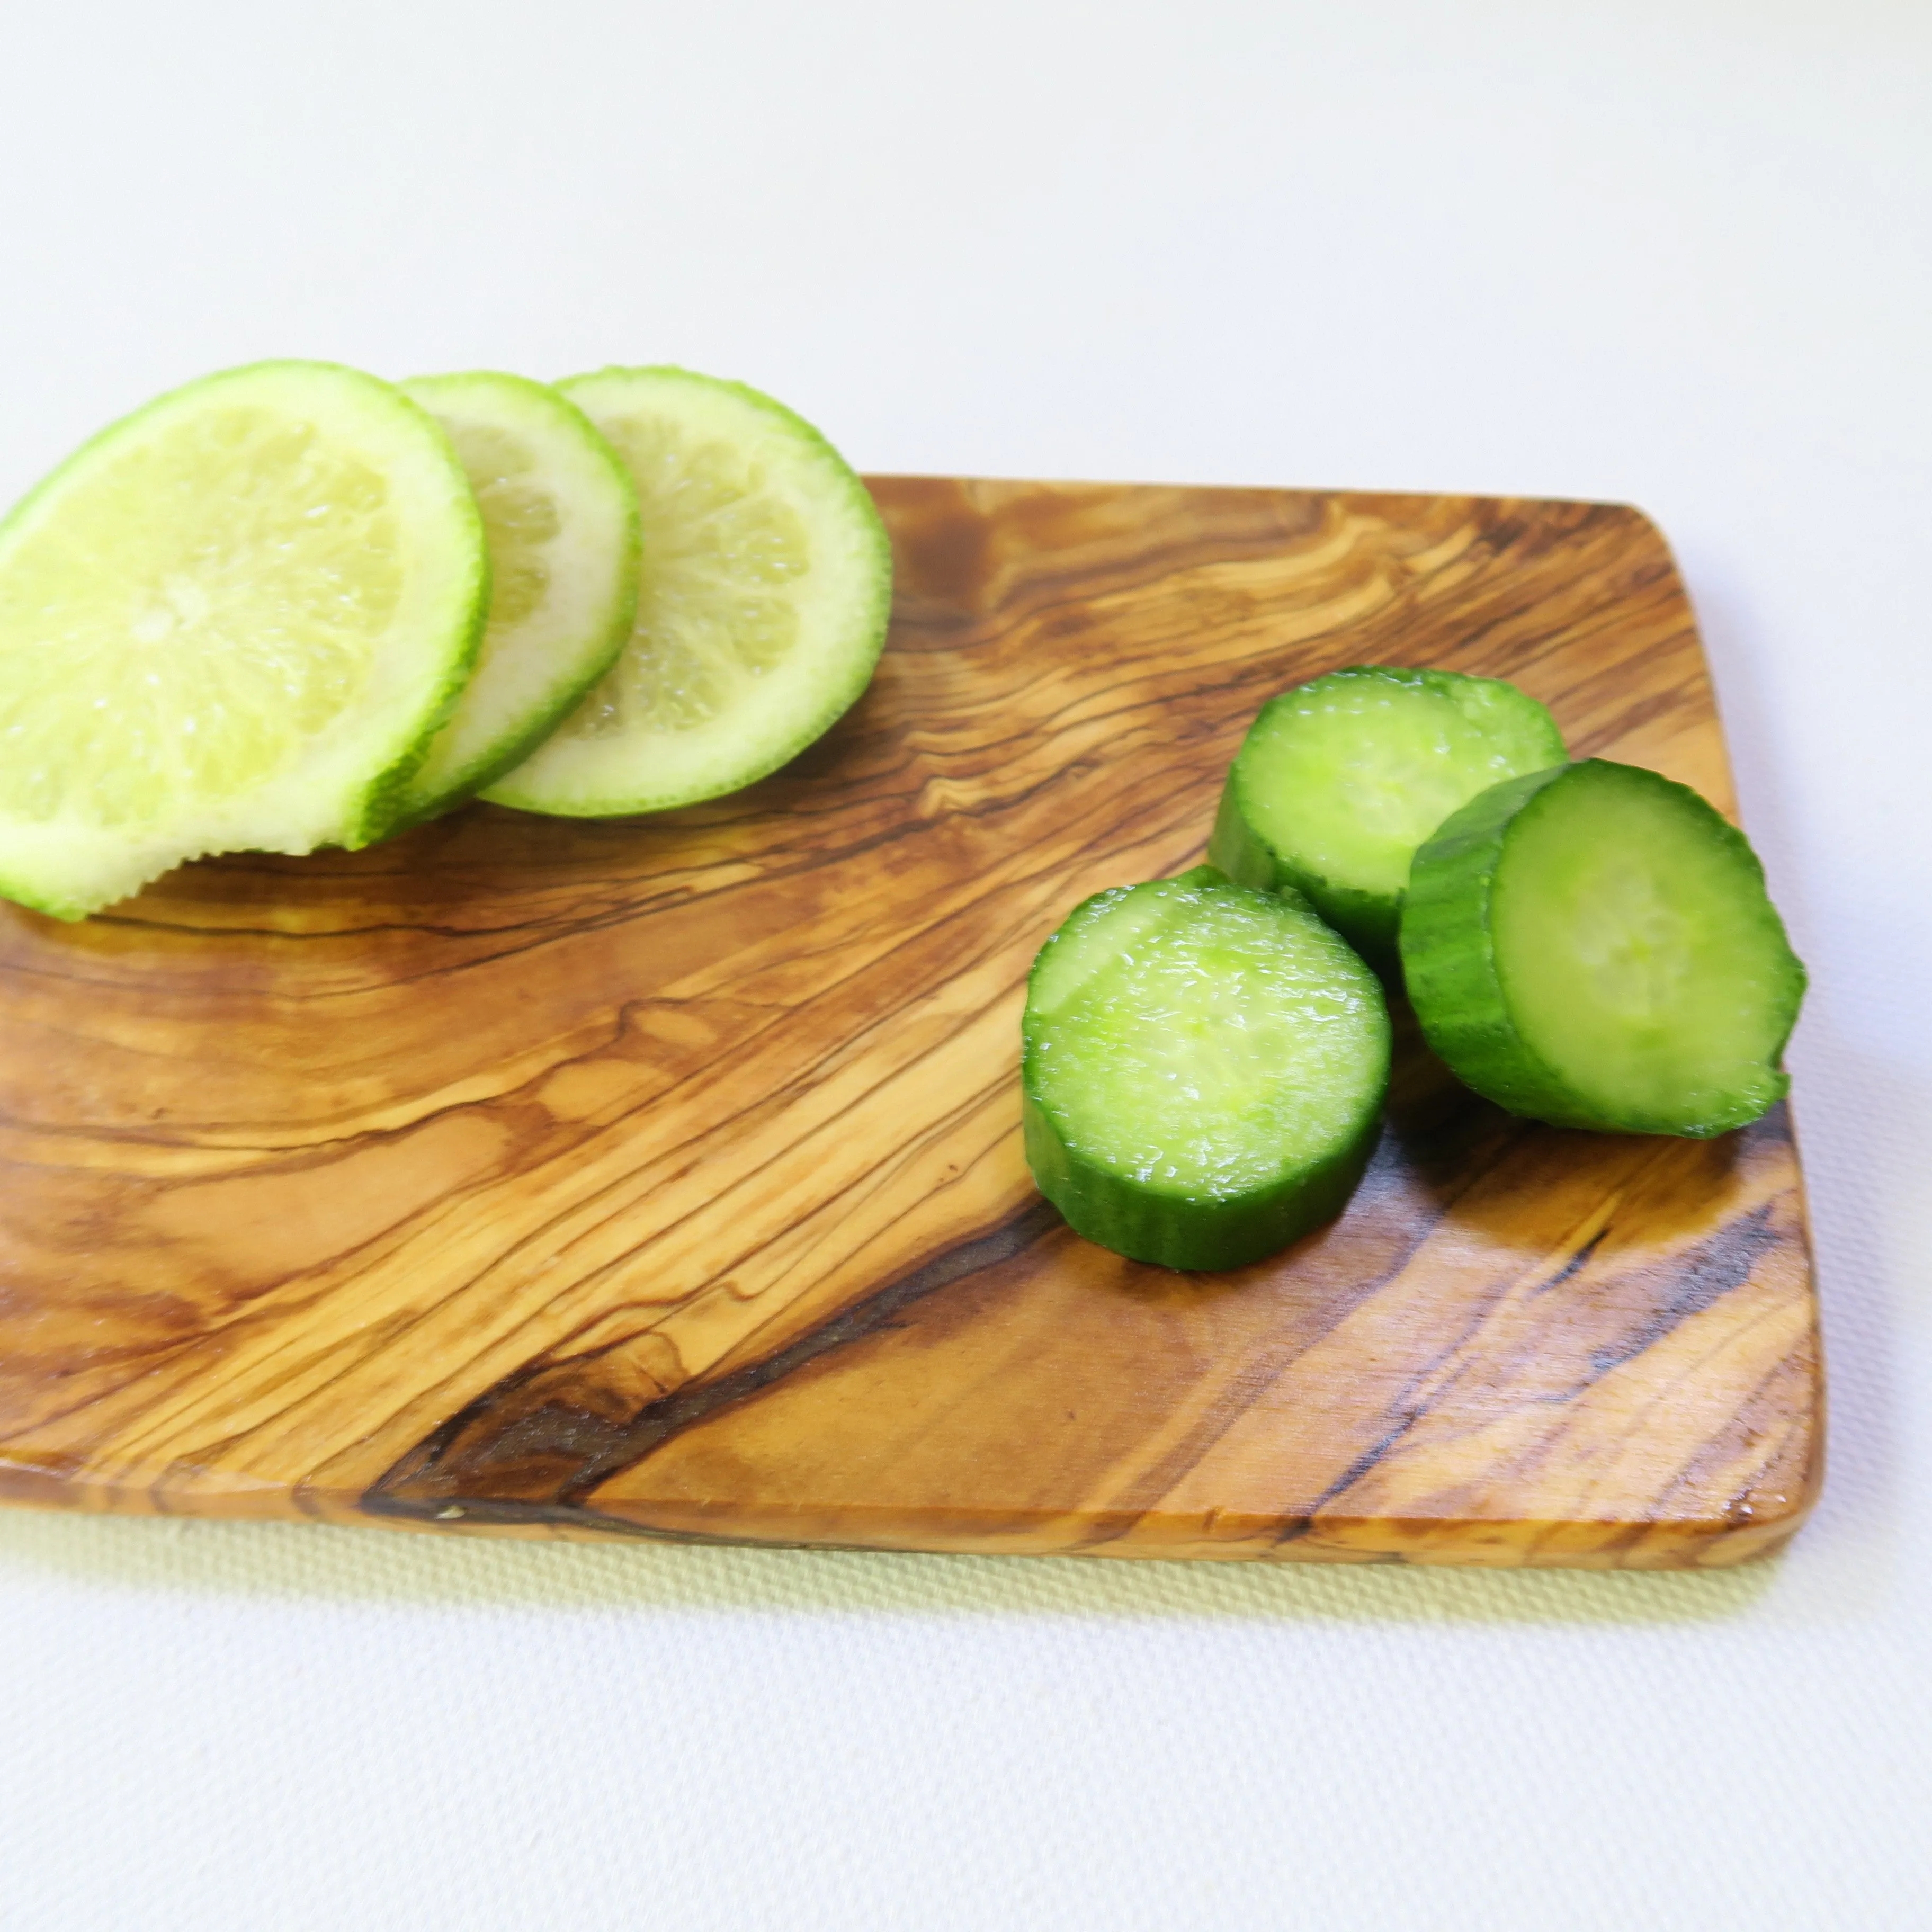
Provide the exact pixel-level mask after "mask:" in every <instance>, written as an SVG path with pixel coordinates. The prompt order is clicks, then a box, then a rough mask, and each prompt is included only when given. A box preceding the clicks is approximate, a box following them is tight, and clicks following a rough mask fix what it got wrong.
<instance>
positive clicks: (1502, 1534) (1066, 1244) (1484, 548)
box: [0, 478, 1822, 1567]
mask: <svg viewBox="0 0 1932 1932" xmlns="http://www.w3.org/2000/svg"><path fill="white" fill-rule="evenodd" d="M874 490H875V492H876V493H877V496H878V497H879V499H880V502H881V505H883V508H884V510H885V511H886V516H887V518H888V520H889V523H890V524H891V526H892V532H893V535H894V539H895V545H896V548H897V553H898V580H899V594H898V604H897V612H896V616H895V625H894V628H893V632H892V640H891V643H890V645H889V648H888V650H887V652H886V657H885V658H884V660H883V664H882V665H881V667H880V674H879V676H878V678H877V681H876V682H875V684H874V687H873V688H872V691H871V694H869V695H868V697H867V698H866V699H865V700H864V701H863V702H862V703H861V705H860V706H859V707H858V708H857V709H856V710H855V711H854V712H853V713H852V714H851V715H850V716H849V717H848V718H847V719H846V720H845V721H844V722H843V723H842V724H841V725H839V726H838V727H837V728H836V729H835V730H834V731H833V732H832V734H831V735H830V736H829V737H828V738H827V739H825V740H824V741H823V742H822V743H821V744H820V745H819V746H817V748H815V749H814V750H813V751H811V752H810V753H808V754H806V756H805V757H803V758H802V759H801V760H799V761H798V762H797V763H795V764H794V765H793V766H790V767H789V768H788V769H787V770H786V771H784V772H781V773H780V774H779V775H777V776H776V777H775V778H771V779H769V780H767V781H765V782H764V783H763V784H759V785H757V786H756V787H753V788H752V789H751V790H748V791H747V792H745V793H742V794H740V795H739V796H736V797H733V798H730V799H724V800H722V801H721V802H718V803H717V804H715V805H709V806H706V807H703V808H697V809H694V810H691V811H683V812H679V813H676V814H670V815H667V816H666V817H661V818H658V819H655V820H631V821H621V822H611V823H571V822H568V821H562V820H544V819H539V818H535V817H524V816H520V815H519V814H514V813H512V812H509V811H502V810H498V809H496V808H487V807H472V808H467V809H466V810H465V811H462V812H460V813H458V814H456V815H455V816H454V817H452V818H450V819H449V820H445V821H443V823H440V824H438V825H435V826H429V827H426V828H425V829H422V830H421V831H419V832H415V833H413V834H411V835H408V836H407V837H406V838H402V839H400V840H398V841H395V842H394V843H392V844H389V845H387V846H384V847H378V848H377V849H376V850H371V851H369V852H365V853H359V854H354V855H350V854H344V853H330V854H323V855H319V856H315V857H313V858H310V859H276V858H269V857H263V856H255V855H246V856H237V857H233V858H228V859H219V860H214V861H211V862H203V863H202V864H199V865H191V866H188V867H185V868H182V869H181V871H178V872H176V873H175V874H171V875H170V876H169V877H168V878H166V879H165V880H162V881H160V883H157V884H156V885H155V886H152V887H151V888H150V889H148V891H147V892H145V893H143V894H142V895H141V896H140V897H139V898H136V899H134V900H132V901H128V902H127V904H124V905H122V906H121V907H116V908H114V909H113V910H111V911H110V912H109V913H107V914H104V915H101V916H97V917H96V918H95V919H92V920H90V921H89V922H86V924H84V925H82V926H61V925H58V924H56V923H55V922H51V921H49V920H46V919H41V918H40V917H38V916H36V915H34V914H32V913H26V912H23V911H21V910H17V909H15V908H12V907H6V908H5V909H4V910H0V1027H4V1034H0V1038H3V1039H4V1042H5V1046H4V1051H3V1052H0V1163H4V1167H5V1172H4V1175H0V1495H5V1496H6V1497H7V1498H9V1499H12V1500H14V1501H18V1502H29V1503H38V1504H46V1505H65V1506H70V1507H75V1508H90V1509H101V1510H117V1511H161V1512H169V1513H181V1514H197V1515H213V1516H226V1517H299V1516H311V1517H328V1518H332V1519H335V1520H346V1521H354V1522H362V1523H371V1522H374V1523H392V1524H398V1525H402V1526H415V1527H423V1528H431V1529H452V1530H456V1531H471V1530H475V1529H486V1530H495V1531H498V1532H509V1533H520V1534H526V1535H581V1534H605V1533H614V1534H632V1535H638V1534H642V1535H658V1536H667V1537H673V1538H701V1539H709V1538H734V1539H752V1540H760V1541H775V1542H805V1543H826V1544H848V1545H865V1546H871V1547H886V1548H895V1549H898V1548H910V1549H925V1550H992V1551H1024V1552H1046V1553H1056V1552H1058V1553H1091V1554H1097V1555H1109V1556H1208V1557H1223V1558H1310V1557H1316V1558H1328V1559H1343V1560H1350V1561H1371V1560H1390V1559H1397V1560H1401V1559H1407V1560H1413V1561H1422V1562H1471V1563H1487V1564H1523V1563H1543V1564H1573V1565H1628V1566H1633V1567H1672V1566H1688V1565H1709V1564H1722V1563H1729V1562H1736V1561H1739V1560H1741V1559H1743V1558H1745V1557H1748V1556H1753V1555H1754V1554H1757V1553H1760V1552H1762V1551H1763V1550H1766V1549H1768V1548H1769V1547H1773V1546H1775V1544H1777V1543H1778V1542H1779V1541H1782V1540H1783V1539H1784V1538H1785V1537H1786V1536H1787V1535H1790V1532H1792V1530H1793V1529H1795V1528H1796V1526H1797V1524H1798V1523H1799V1520H1801V1519H1802V1516H1803V1515H1804V1514H1805V1511H1806V1509H1807V1508H1808V1507H1809V1505H1810V1503H1811V1499H1812V1498H1813V1496H1814V1493H1815V1490H1816V1487H1817V1480H1818V1473H1819V1455H1820V1434H1821V1400H1822V1385H1821V1377H1820V1358H1819V1349H1818V1337H1817V1313H1816V1308H1815V1304H1814V1298H1813V1293H1812V1286H1811V1271H1810V1265H1809V1262H1808V1256H1807V1248H1806V1241H1805V1227H1804V1220H1803V1211H1802V1199H1801V1194H1800V1187H1799V1172H1798V1167H1797V1163H1796V1155H1795V1153H1794V1151H1793V1144H1792V1141H1791V1138H1790V1131H1789V1127H1788V1124H1787V1119H1786V1118H1785V1115H1784V1110H1783V1109H1779V1110H1778V1112H1776V1113H1775V1114H1774V1115H1772V1116H1771V1117H1770V1118H1768V1119H1766V1121H1763V1122H1760V1124H1758V1125H1757V1127H1754V1128H1751V1129H1749V1130H1745V1132H1743V1133H1739V1134H1736V1135H1733V1136H1728V1137H1727V1138H1726V1139H1721V1140H1719V1141H1717V1142H1712V1143H1708V1144H1706V1143H1700V1142H1685V1141H1673V1140H1662V1139H1618V1138H1613V1137H1609V1136H1590V1135H1583V1134H1577V1133H1561V1132H1558V1131H1556V1130H1552V1129H1547V1128H1543V1127H1535V1126H1532V1125H1529V1124H1525V1123H1523V1122H1520V1121H1514V1120H1512V1119H1511V1118H1508V1117H1507V1116H1505V1115H1502V1114H1501V1113H1500V1112H1497V1111H1496V1109H1493V1108H1491V1107H1490V1106H1487V1105H1486V1104H1485V1103H1481V1102H1479V1101H1478V1100H1475V1099H1474V1098H1473V1097H1471V1096H1470V1095H1469V1094H1466V1093H1465V1092H1463V1091H1462V1090H1461V1089H1460V1088H1457V1086H1456V1085H1455V1084H1454V1082H1452V1081H1451V1080H1450V1079H1448V1076H1447V1075H1446V1074H1445V1073H1443V1072H1442V1070H1441V1069H1440V1068H1439V1067H1438V1066H1437V1065H1436V1064H1435V1063H1434V1062H1433V1061H1432V1060H1431V1059H1430V1058H1429V1056H1428V1055H1427V1054H1426V1053H1424V1052H1423V1051H1422V1050H1421V1049H1420V1047H1419V1046H1418V1044H1417V1043H1416V1041H1415V1038H1414V1037H1413V1031H1412V1029H1411V1031H1410V1032H1409V1036H1408V1037H1407V1038H1406V1041H1405V1043H1404V1045H1403V1049H1402V1051H1401V1052H1400V1055H1399V1061H1398V1073H1397V1091H1396V1094H1395V1096H1394V1102H1393V1104H1392V1106H1391V1118H1390V1124H1389V1127H1388V1132H1387V1133H1386V1134H1385V1137H1384V1139H1383V1142H1382V1146H1381V1148H1380V1151H1379V1154H1377V1157H1376V1160H1375V1163H1374V1164H1373V1167H1372V1169H1371V1170H1370V1175H1369V1177H1368V1178H1367V1181H1366V1182H1365V1184H1364V1187H1363V1188H1362V1190H1361V1193H1359V1195H1358V1197H1357V1199H1356V1200H1355V1203H1354V1205H1352V1207H1351V1208H1350V1209H1349V1212H1348V1214H1346V1216H1345V1217H1343V1220H1341V1221H1340V1222H1339V1223H1337V1224H1336V1225H1335V1226H1334V1227H1333V1228H1331V1229H1328V1231H1326V1232H1323V1233H1322V1234H1319V1235H1316V1236H1314V1237H1313V1238H1310V1240H1308V1241H1305V1242H1304V1243H1302V1244H1300V1245H1299V1246H1298V1247H1296V1248H1295V1249H1293V1250H1290V1251H1289V1253H1286V1254H1284V1255H1283V1256H1279V1257H1277V1258H1276V1259H1274V1260H1272V1261H1270V1262H1265V1263H1263V1264H1261V1265H1257V1266H1256V1267H1254V1268H1248V1269H1246V1270H1244V1271H1241V1272H1239V1273H1238V1274H1230V1275H1225V1276H1216V1277H1188V1276H1181V1275H1176V1274H1169V1273H1166V1272H1164V1271H1161V1270H1159V1269H1156V1268H1148V1267H1144V1266H1140V1265H1136V1264H1133V1263H1130V1262H1124V1261H1122V1260H1121V1259H1118V1257H1116V1256H1112V1255H1110V1254H1108V1253H1105V1252H1104V1251H1103V1250H1099V1249H1096V1248H1094V1247H1090V1246H1088V1245H1087V1244H1085V1243H1083V1242H1082V1241H1079V1240H1078V1239H1076V1238H1075V1237H1073V1235H1071V1234H1070V1232H1068V1231H1067V1229H1066V1228H1065V1226H1064V1224H1062V1223H1061V1222H1060V1221H1059V1220H1058V1217H1057V1215H1055V1213H1054V1212H1053V1211H1052V1210H1051V1209H1050V1208H1046V1206H1045V1205H1043V1203H1042V1202H1040V1199H1039V1198H1038V1196H1037V1195H1036V1194H1035V1193H1034V1190H1033V1189H1032V1187H1031V1184H1030V1182H1029V1181H1028V1175H1027V1172H1026V1169H1025V1164H1024V1162H1023V1160H1022V1157H1021V1154H1020V1146H1019V1090H1018V1081H1017V1073H1016V1068H1017V1060H1018V1049H1019V1040H1018V1032H1019V1027H1018V1022H1019V1010H1020V1005H1021V1001H1022V982H1023V980H1024V977H1025V971H1026V969H1027V967H1028V965H1029V963H1030V962H1031V959H1032V956H1033V954H1034V950H1035V949H1036V948H1037V947H1038V945H1039V944H1040V941H1042V940H1043V938H1045V937H1046V935H1047V933H1048V932H1050V931H1051V930H1052V928H1053V926H1055V924H1056V923H1057V922H1058V920H1059V919H1060V918H1061V916H1063V914H1064V913H1065V912H1066V911H1067V909H1068V908H1069V907H1071V906H1072V905H1073V904H1074V903H1075V902H1076V901H1078V900H1079V898H1082V897H1083V896H1085V895H1086V894H1087V893H1088V892H1093V891H1095V890H1097V889H1099V888H1100V887H1102V886H1106V885H1112V884H1115V883H1123V882H1126V881H1130V880H1136V879H1142V878H1147V877H1157V876H1160V875H1162V874H1166V873H1169V872H1172V871H1178V870H1179V869H1181V868H1184V867H1185V866H1187V865H1189V864H1190V863H1192V862H1195V861H1196V859H1199V856H1200V855H1201V852H1202V847H1203V845H1204V843H1205V839H1206V836H1207V833H1208V827H1209V824H1210V823H1211V818H1212V815H1213V811H1214V802H1215V799H1216V796H1217V793H1218V790H1219V787H1220V781H1221V777H1222V774H1223V771H1224V770H1225V768H1226V763H1227V761H1228V760H1229V757H1230V756H1231V755H1232V752H1233V751H1234V749H1235V745H1237V744H1238V742H1239V739H1240V737H1241V732H1242V730H1243V729H1244V727H1245V725H1246V724H1247V720H1248V719H1249V718H1250V716H1251V715H1253V712H1254V711H1255V709H1256V707H1257V706H1259V704H1260V703H1261V702H1262V700H1263V699H1264V698H1265V697H1267V696H1268V694H1270V693H1271V692H1272V691H1275V690H1277V689H1279V688H1281V687H1283V685H1288V684H1290V683H1292V682H1296V681H1298V680H1299V679H1302V678H1304V677H1306V676H1310V675H1312V674H1313V673H1315V672H1316V671H1319V670H1324V669H1327V668H1330V667H1334V666H1336V665H1339V664H1348V663H1353V662H1357V661H1364V660H1373V661H1389V662H1399V663H1400V662H1406V663H1415V664H1439V665H1443V666H1446V667H1450V668H1451V669H1455V670H1473V671H1481V672H1484V673H1490V674H1494V675H1500V676H1508V677H1511V678H1513V679H1516V680H1517V681H1518V682H1520V683H1521V684H1522V685H1524V686H1525V687H1526V688H1527V689H1529V690H1530V691H1532V692H1534V693H1535V694H1536V695H1537V696H1538V697H1541V698H1543V699H1544V700H1545V701H1546V702H1547V703H1550V705H1551V706H1552V707H1553V709H1554V710H1555V712H1556V715H1557V717H1558V719H1559V721H1560V722H1561V724H1562V725H1563V726H1564V727H1565V731H1566V733H1568V736H1569V738H1570V740H1571V745H1572V746H1573V748H1574V750H1575V751H1577V754H1580V755H1582V754H1588V753H1592V752H1601V753H1604V754H1607V755H1609V756H1611V757H1618V758H1622V759H1625V760H1630V761H1631V762H1634V763H1643V764H1648V765H1653V766H1656V767H1657V768H1658V769H1661V770H1662V771H1664V772H1667V773H1669V774H1670V775H1671V776H1673V777H1675V778H1681V779H1683V780H1685V781H1687V782H1688V783H1691V784H1694V785H1696V786H1697V787H1699V788H1700V789H1701V790H1703V791H1704V792H1705V793H1707V794H1708V795H1709V796H1712V798H1713V799H1715V800H1716V801H1717V802H1718V803H1719V804H1720V805H1723V806H1724V807H1725V808H1727V809H1728V808H1730V805H1731V796H1730V782H1729V778H1728V775H1727V770H1726V766H1725V760H1724V748H1723V744H1722V740H1721V734H1720V732H1719V730H1718V724H1717V721H1716V718H1715V714H1714V712H1713V709H1712V700H1711V694H1710V689H1709V683H1708V681H1707V679H1706V673H1705V670H1704V666H1703V659H1702V657H1701V655H1700V650H1699V647H1698V644H1697V636H1696V632H1695V628H1694V624H1693V622H1692V619H1691V613H1690V610H1689V608H1688V604H1687V603H1686V601H1685V596H1684V594H1683V591H1682V587H1681V586H1680V584H1679V581H1678V578H1677V576H1676V572H1675V571H1674V569H1673V566H1672V564H1671V562H1670V556H1669V554H1668V553H1667V550H1666V548H1665V546H1664V543H1663V542H1662V541H1661V538H1659V536H1658V534H1657V532H1656V531H1655V529H1653V528H1652V526H1651V525H1650V524H1649V523H1647V522H1646V520H1644V519H1643V517H1640V515H1638V514H1637V513H1636V512H1635V511H1631V510H1628V509H1624V508H1616V507H1612V506H1607V505H1592V504H1572V503H1555V502H1527V501H1523V502H1516V501H1502V500H1495V499H1471V498H1457V497H1426V496H1366V495H1330V494H1320V493H1299V492H1292V491H1278V490H1199V489H1178V488H1176V489H1166V488H1130V487H1118V486H1092V487H1075V486H1048V485H1042V484H1015V483H962V482H957V481H942V480H935V479H908V478H886V479H880V480H878V481H876V482H875V484H874Z"/></svg>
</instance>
